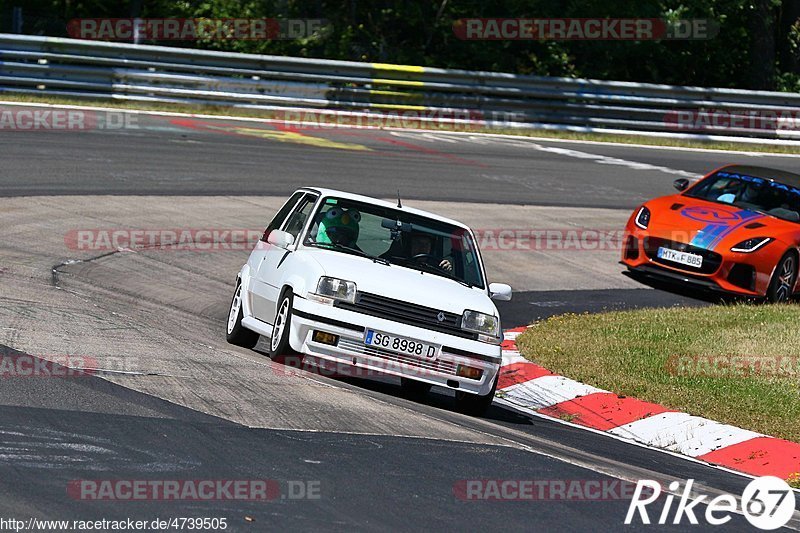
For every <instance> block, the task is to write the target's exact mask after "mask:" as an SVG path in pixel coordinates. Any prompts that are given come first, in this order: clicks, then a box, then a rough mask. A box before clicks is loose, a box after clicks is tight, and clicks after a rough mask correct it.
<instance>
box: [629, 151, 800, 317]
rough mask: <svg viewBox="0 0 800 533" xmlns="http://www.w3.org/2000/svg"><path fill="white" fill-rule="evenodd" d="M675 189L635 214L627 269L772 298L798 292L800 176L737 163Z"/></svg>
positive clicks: (649, 277)
mask: <svg viewBox="0 0 800 533" xmlns="http://www.w3.org/2000/svg"><path fill="white" fill-rule="evenodd" d="M675 188H676V189H678V190H679V191H681V192H680V193H678V194H674V195H671V196H663V197H661V198H656V199H654V200H650V201H649V202H646V203H645V204H644V205H642V206H640V207H638V208H636V210H635V211H634V212H633V214H632V215H631V217H630V219H629V220H628V224H627V226H626V227H625V233H624V237H623V241H622V242H623V249H622V264H623V265H625V266H626V267H627V271H626V272H624V274H626V275H628V276H630V277H632V278H634V279H636V280H638V281H641V282H643V283H646V284H653V283H654V282H655V283H658V282H662V283H659V285H661V284H663V282H666V283H667V284H677V285H680V286H682V287H684V288H694V289H702V290H705V291H716V292H719V293H726V294H733V295H739V296H745V297H750V298H765V299H767V300H769V301H770V302H784V301H786V300H788V299H789V298H790V297H791V296H792V295H793V294H794V293H795V292H797V291H798V283H797V277H798V276H797V269H798V263H799V262H800V261H799V260H800V254H798V246H800V175H797V174H792V173H789V172H784V171H781V170H772V169H768V168H760V167H750V166H736V165H732V166H726V167H722V168H720V169H718V170H715V171H713V172H711V173H710V174H708V175H707V176H705V177H704V178H703V179H701V180H700V181H697V182H696V183H694V184H692V183H691V182H690V181H689V180H687V179H685V178H681V179H677V180H675Z"/></svg>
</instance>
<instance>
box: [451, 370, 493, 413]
mask: <svg viewBox="0 0 800 533" xmlns="http://www.w3.org/2000/svg"><path fill="white" fill-rule="evenodd" d="M499 378H500V373H499V372H498V374H497V377H495V378H494V383H492V390H490V391H489V392H488V394H484V395H483V396H480V395H478V394H470V393H468V392H463V391H456V411H458V412H460V413H464V414H466V415H470V416H483V415H485V414H486V411H488V410H489V407H490V406H491V405H492V401H493V400H494V393H495V391H496V390H497V380H498V379H499Z"/></svg>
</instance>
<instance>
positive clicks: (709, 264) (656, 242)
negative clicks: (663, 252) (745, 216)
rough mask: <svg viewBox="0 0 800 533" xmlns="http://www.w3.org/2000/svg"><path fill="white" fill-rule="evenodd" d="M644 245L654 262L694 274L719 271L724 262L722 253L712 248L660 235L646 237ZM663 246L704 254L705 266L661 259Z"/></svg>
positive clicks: (648, 255) (646, 252)
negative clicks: (659, 255)
mask: <svg viewBox="0 0 800 533" xmlns="http://www.w3.org/2000/svg"><path fill="white" fill-rule="evenodd" d="M643 245H644V252H645V254H647V257H649V258H650V259H652V260H653V262H655V263H658V264H660V265H666V266H670V267H672V268H677V269H680V270H683V271H685V272H691V273H692V274H713V273H714V272H716V271H717V269H719V266H720V265H721V264H722V256H721V255H720V254H718V253H716V252H712V251H711V250H706V249H705V248H698V247H697V246H692V245H691V244H686V243H682V242H676V241H671V240H669V239H661V238H659V237H645V238H644V239H643ZM662 246H663V247H664V248H672V249H673V250H678V251H681V252H689V253H691V254H696V255H699V256H702V257H703V266H702V267H700V268H694V267H690V266H687V265H682V264H680V263H675V262H673V261H667V260H665V259H660V258H659V257H658V249H659V247H662Z"/></svg>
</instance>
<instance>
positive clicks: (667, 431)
mask: <svg viewBox="0 0 800 533" xmlns="http://www.w3.org/2000/svg"><path fill="white" fill-rule="evenodd" d="M608 432H609V433H612V434H614V435H619V436H621V437H627V438H631V439H634V440H636V441H638V442H641V443H643V444H648V445H650V446H656V447H658V448H664V449H667V450H670V451H673V452H677V453H680V454H683V455H688V456H690V457H698V456H700V455H704V454H706V453H709V452H712V451H714V450H718V449H720V448H724V447H726V446H731V445H733V444H738V443H740V442H744V441H746V440H750V439H752V438H755V437H762V436H763V435H762V434H761V433H756V432H755V431H749V430H746V429H740V428H737V427H734V426H729V425H727V424H721V423H720V422H716V421H714V420H709V419H708V418H703V417H699V416H693V415H690V414H687V413H661V414H658V415H655V416H650V417H648V418H643V419H641V420H636V421H635V422H631V423H629V424H625V425H623V426H619V427H617V428H613V429H610V430H608Z"/></svg>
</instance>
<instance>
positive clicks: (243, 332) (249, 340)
mask: <svg viewBox="0 0 800 533" xmlns="http://www.w3.org/2000/svg"><path fill="white" fill-rule="evenodd" d="M242 318H243V314H242V282H241V280H237V281H236V290H235V291H234V292H233V298H232V299H231V307H230V310H229V311H228V323H227V328H226V332H225V333H226V335H225V338H226V339H227V341H228V342H229V343H231V344H235V345H237V346H242V347H244V348H253V347H254V346H255V345H256V344H258V338H259V335H258V333H256V332H255V331H251V330H249V329H247V328H245V327H244V326H242Z"/></svg>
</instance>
